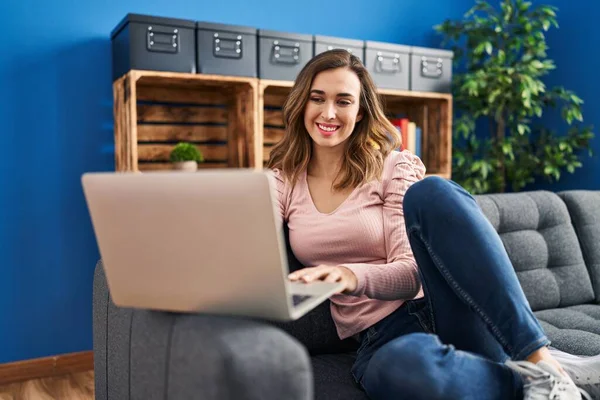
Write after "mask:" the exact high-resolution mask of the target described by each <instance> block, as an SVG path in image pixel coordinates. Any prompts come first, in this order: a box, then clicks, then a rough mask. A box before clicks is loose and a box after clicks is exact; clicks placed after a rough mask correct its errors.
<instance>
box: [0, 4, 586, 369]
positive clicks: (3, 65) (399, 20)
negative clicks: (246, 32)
mask: <svg viewBox="0 0 600 400" xmlns="http://www.w3.org/2000/svg"><path fill="white" fill-rule="evenodd" d="M107 1H108V2H107V3H105V4H102V5H101V3H100V2H99V1H95V2H88V1H68V0H55V1H52V2H47V1H41V0H21V1H20V2H17V1H12V2H11V1H8V2H7V1H3V2H2V4H1V5H0V22H2V23H1V24H0V26H2V29H3V32H4V39H3V40H1V41H0V121H1V124H0V152H1V154H0V184H1V187H2V195H1V196H0V216H1V219H0V249H1V253H0V255H1V258H0V260H1V264H0V324H1V326H2V328H1V329H0V363H3V362H9V361H14V360H21V359H28V358H34V357H41V356H47V355H54V354H61V353H67V352H74V351H82V350H90V349H91V348H92V319H91V313H92V305H91V296H92V277H93V269H94V265H95V262H96V261H97V259H98V251H97V247H96V243H95V239H94V237H93V232H92V228H91V225H90V222H89V216H88V213H87V210H86V207H85V202H84V198H83V195H82V191H81V186H80V176H81V174H82V173H83V172H85V171H91V170H111V169H113V165H114V164H113V150H112V143H113V136H112V135H113V131H112V123H113V121H112V87H111V83H112V82H111V54H110V39H109V34H110V31H111V29H112V28H113V27H114V26H115V25H116V24H117V23H118V21H119V20H120V19H121V18H122V17H123V16H124V15H125V14H126V13H128V12H135V13H142V14H153V15H166V16H171V17H179V18H189V19H196V20H207V21H213V22H223V23H232V24H240V25H250V26H256V27H259V28H267V29H276V30H285V31H291V32H301V33H314V34H324V35H332V36H344V37H349V38H357V39H369V40H379V41H389V42H397V43H404V44H409V45H422V46H428V45H436V44H438V40H436V37H435V35H434V34H433V30H432V26H433V25H435V24H437V23H439V22H441V21H442V20H443V19H444V18H447V17H450V18H456V17H459V16H460V15H462V13H463V12H464V11H465V10H466V9H467V8H468V7H469V6H470V4H471V1H470V0H461V1H443V2H440V1H439V0H420V1H414V0H413V1H402V2H399V1H397V0H377V1H365V0H343V1H341V0H338V1H335V0H332V1H328V2H327V1H322V0H303V1H301V2H298V3H297V4H301V6H297V5H295V4H294V3H295V2H283V1H281V0H278V1H274V0H262V1H261V2H260V4H261V5H260V6H256V5H255V4H254V3H255V2H252V1H247V0H228V1H214V0H211V1H208V0H172V1H169V2H168V3H167V2H165V1H162V0H161V1H156V0H150V1H148V0H144V1H141V0H130V1H116V0H107ZM7 3H8V4H7ZM167 4H168V5H167ZM267 14H270V16H267ZM589 18H590V22H591V17H589ZM582 26H583V24H582ZM589 33H591V31H590V32H589ZM592 34H597V33H592ZM574 51H575V50H573V52H574ZM587 55H588V56H589V55H590V54H589V53H588V54H587ZM589 73H590V77H591V69H590V72H589ZM590 90H591V89H590ZM582 94H584V95H585V93H582ZM584 97H591V96H584Z"/></svg>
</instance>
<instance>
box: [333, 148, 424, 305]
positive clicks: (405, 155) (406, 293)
mask: <svg viewBox="0 0 600 400" xmlns="http://www.w3.org/2000/svg"><path fill="white" fill-rule="evenodd" d="M390 157H392V160H391V164H392V165H390V166H389V169H388V171H387V174H386V171H384V180H383V185H384V187H383V229H384V236H385V241H386V242H385V248H386V252H387V263H385V264H361V263H354V264H342V266H344V267H347V268H349V269H350V270H352V272H354V274H355V275H356V277H357V280H358V285H357V287H356V290H355V291H354V292H352V293H350V294H351V295H355V296H362V295H366V296H367V297H369V298H373V299H378V300H409V299H413V298H415V297H416V296H417V295H418V294H419V292H420V290H421V281H420V278H419V273H418V270H417V263H416V261H415V258H414V256H413V254H412V250H411V247H410V243H409V241H408V235H407V233H406V226H405V222H404V211H403V208H402V202H403V200H404V194H405V193H406V191H407V190H408V188H409V187H410V186H411V185H412V184H413V183H415V182H417V181H419V180H421V179H423V178H424V176H425V166H424V165H423V162H422V161H421V160H420V159H419V158H418V157H417V156H415V155H413V154H412V153H410V152H408V151H402V152H397V153H395V154H392V155H391V156H390ZM385 175H387V176H385Z"/></svg>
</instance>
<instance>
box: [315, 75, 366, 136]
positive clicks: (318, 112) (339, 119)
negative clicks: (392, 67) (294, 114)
mask: <svg viewBox="0 0 600 400" xmlns="http://www.w3.org/2000/svg"><path fill="white" fill-rule="evenodd" d="M360 90H361V87H360V80H359V79H358V76H356V74H355V73H354V72H353V71H352V70H350V69H348V68H336V69H330V70H327V71H323V72H320V73H319V74H317V76H315V78H314V79H313V83H312V86H311V88H310V95H309V98H308V102H307V103H306V107H305V109H304V125H305V127H306V130H307V131H308V134H309V135H310V137H311V138H312V140H313V142H314V144H315V145H317V146H322V147H334V146H337V145H339V144H341V143H343V142H344V141H346V139H348V137H350V135H351V134H352V132H353V131H354V126H355V125H356V123H357V122H358V121H360V120H361V119H362V112H360V108H359V99H360Z"/></svg>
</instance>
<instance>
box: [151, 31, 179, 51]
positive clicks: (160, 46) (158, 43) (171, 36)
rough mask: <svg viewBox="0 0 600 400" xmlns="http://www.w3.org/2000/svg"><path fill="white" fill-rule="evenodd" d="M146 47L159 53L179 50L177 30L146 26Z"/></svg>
mask: <svg viewBox="0 0 600 400" xmlns="http://www.w3.org/2000/svg"><path fill="white" fill-rule="evenodd" d="M146 48H147V49H148V51H156V52H159V53H178V52H179V30H178V29H176V28H166V27H163V26H148V29H146Z"/></svg>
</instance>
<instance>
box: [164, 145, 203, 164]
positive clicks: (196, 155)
mask: <svg viewBox="0 0 600 400" xmlns="http://www.w3.org/2000/svg"><path fill="white" fill-rule="evenodd" d="M169 159H170V161H171V162H184V161H196V162H203V161H204V156H203V155H202V153H201V152H200V150H198V148H197V147H196V146H194V145H193V144H191V143H186V142H180V143H177V144H176V145H175V147H173V150H171V154H170V155H169Z"/></svg>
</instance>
